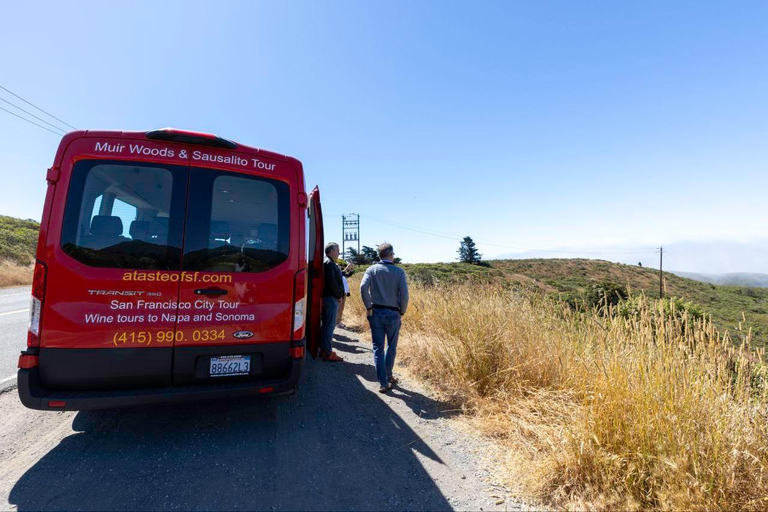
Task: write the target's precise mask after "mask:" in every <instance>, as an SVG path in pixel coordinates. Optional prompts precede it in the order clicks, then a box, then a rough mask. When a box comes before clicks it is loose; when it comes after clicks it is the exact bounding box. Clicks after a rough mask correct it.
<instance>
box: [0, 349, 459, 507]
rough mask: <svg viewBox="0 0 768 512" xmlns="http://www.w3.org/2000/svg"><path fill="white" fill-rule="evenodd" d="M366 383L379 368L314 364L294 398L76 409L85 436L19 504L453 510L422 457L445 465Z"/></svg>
mask: <svg viewBox="0 0 768 512" xmlns="http://www.w3.org/2000/svg"><path fill="white" fill-rule="evenodd" d="M340 345H341V344H340ZM353 346H354V345H346V346H345V348H348V349H351V348H352V347H353ZM357 357H358V358H360V356H357ZM361 379H364V380H369V381H372V380H374V372H373V367H372V365H370V364H368V365H365V364H355V363H353V362H349V363H341V364H333V363H321V362H313V361H307V364H306V365H305V372H304V375H303V377H302V383H301V385H300V388H299V392H298V394H296V395H293V396H289V397H282V398H272V399H266V400H260V399H249V400H226V401H219V402H200V403H192V404H188V405H174V406H154V407H145V408H141V409H129V410H118V411H104V412H81V413H78V414H77V415H76V416H75V418H74V422H73V429H74V430H75V431H77V433H75V434H72V435H70V436H68V437H66V438H64V439H63V440H62V441H61V442H60V443H59V445H58V446H56V447H55V448H54V449H53V450H51V451H50V452H49V453H47V454H46V455H45V456H43V457H42V459H40V460H39V461H38V462H37V464H35V465H34V466H33V467H32V468H30V469H29V471H27V472H26V473H25V474H24V475H23V476H22V477H21V478H20V479H19V481H18V482H16V484H15V486H14V487H13V489H12V491H11V493H10V502H11V504H14V505H16V506H17V507H18V508H19V509H20V510H30V509H52V508H55V509H134V510H135V509H145V510H146V509H228V510H233V509H260V510H286V509H290V510H324V509H357V510H374V509H375V510H392V509H421V510H445V509H448V508H450V505H449V503H448V502H447V500H446V499H445V497H444V496H443V495H442V494H441V492H440V490H439V489H438V488H437V486H436V485H435V483H434V482H433V480H432V478H431V477H430V476H429V474H428V473H427V472H426V471H425V469H424V467H423V466H422V464H421V462H419V459H418V455H417V454H420V455H421V456H424V457H428V458H429V459H432V460H434V461H437V462H438V463H442V461H441V460H440V458H439V457H438V456H437V455H436V454H435V453H434V452H433V451H432V450H431V449H430V448H429V446H428V445H427V444H426V443H425V442H424V441H423V440H421V439H420V437H419V436H418V435H417V434H416V433H415V432H414V431H413V430H412V429H411V428H410V427H408V425H407V424H406V423H405V422H404V421H403V420H402V419H401V418H400V417H399V416H398V415H397V414H396V413H395V412H394V411H393V410H392V409H391V408H390V407H389V406H388V405H387V404H386V403H385V402H384V401H383V400H382V399H381V397H379V396H378V394H377V393H375V392H372V391H370V390H368V389H366V388H365V387H364V385H363V380H361ZM393 396H395V397H397V398H398V399H400V400H403V401H404V402H406V403H407V404H408V406H409V407H411V409H412V410H414V411H416V412H417V414H421V416H422V417H434V416H435V415H436V414H438V413H436V412H435V411H438V410H439V408H440V407H439V404H436V403H434V402H432V401H431V400H430V399H429V398H427V397H425V396H423V395H420V394H418V393H413V392H409V391H407V390H396V391H394V392H393ZM430 411H431V412H430ZM51 414H55V413H51Z"/></svg>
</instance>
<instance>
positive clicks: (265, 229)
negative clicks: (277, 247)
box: [259, 223, 277, 242]
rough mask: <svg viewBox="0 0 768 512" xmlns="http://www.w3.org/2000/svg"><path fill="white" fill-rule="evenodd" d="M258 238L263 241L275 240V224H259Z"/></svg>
mask: <svg viewBox="0 0 768 512" xmlns="http://www.w3.org/2000/svg"><path fill="white" fill-rule="evenodd" d="M259 239H261V240H263V241H265V242H274V241H275V240H277V224H268V223H264V224H259Z"/></svg>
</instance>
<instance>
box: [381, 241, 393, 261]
mask: <svg viewBox="0 0 768 512" xmlns="http://www.w3.org/2000/svg"><path fill="white" fill-rule="evenodd" d="M394 255H395V250H394V249H393V248H392V244H389V243H387V242H384V243H383V244H381V245H380V246H379V258H381V259H382V260H391V259H392V256H394Z"/></svg>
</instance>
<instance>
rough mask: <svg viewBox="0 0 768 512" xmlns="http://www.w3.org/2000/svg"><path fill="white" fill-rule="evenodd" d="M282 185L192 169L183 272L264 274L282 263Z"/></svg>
mask: <svg viewBox="0 0 768 512" xmlns="http://www.w3.org/2000/svg"><path fill="white" fill-rule="evenodd" d="M288 196H289V194H288V185H287V184H286V183H283V182H280V181H277V180H271V179H267V178H260V177H255V176H248V175H244V174H240V173H231V172H224V171H212V170H206V169H195V168H193V169H192V171H191V174H190V191H189V208H188V212H187V227H186V240H185V247H184V263H183V267H184V270H198V271H213V272H216V271H218V272H251V273H256V272H264V271H267V270H269V269H271V268H274V267H276V266H277V265H279V264H281V263H283V262H284V261H286V260H287V259H288V253H289V241H290V234H289V230H290V220H291V219H290V210H289V197H288Z"/></svg>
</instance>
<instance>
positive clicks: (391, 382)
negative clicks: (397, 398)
mask: <svg viewBox="0 0 768 512" xmlns="http://www.w3.org/2000/svg"><path fill="white" fill-rule="evenodd" d="M399 382H400V379H398V378H395V377H390V378H389V386H390V387H392V386H395V385H397V384H398V383H399Z"/></svg>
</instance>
